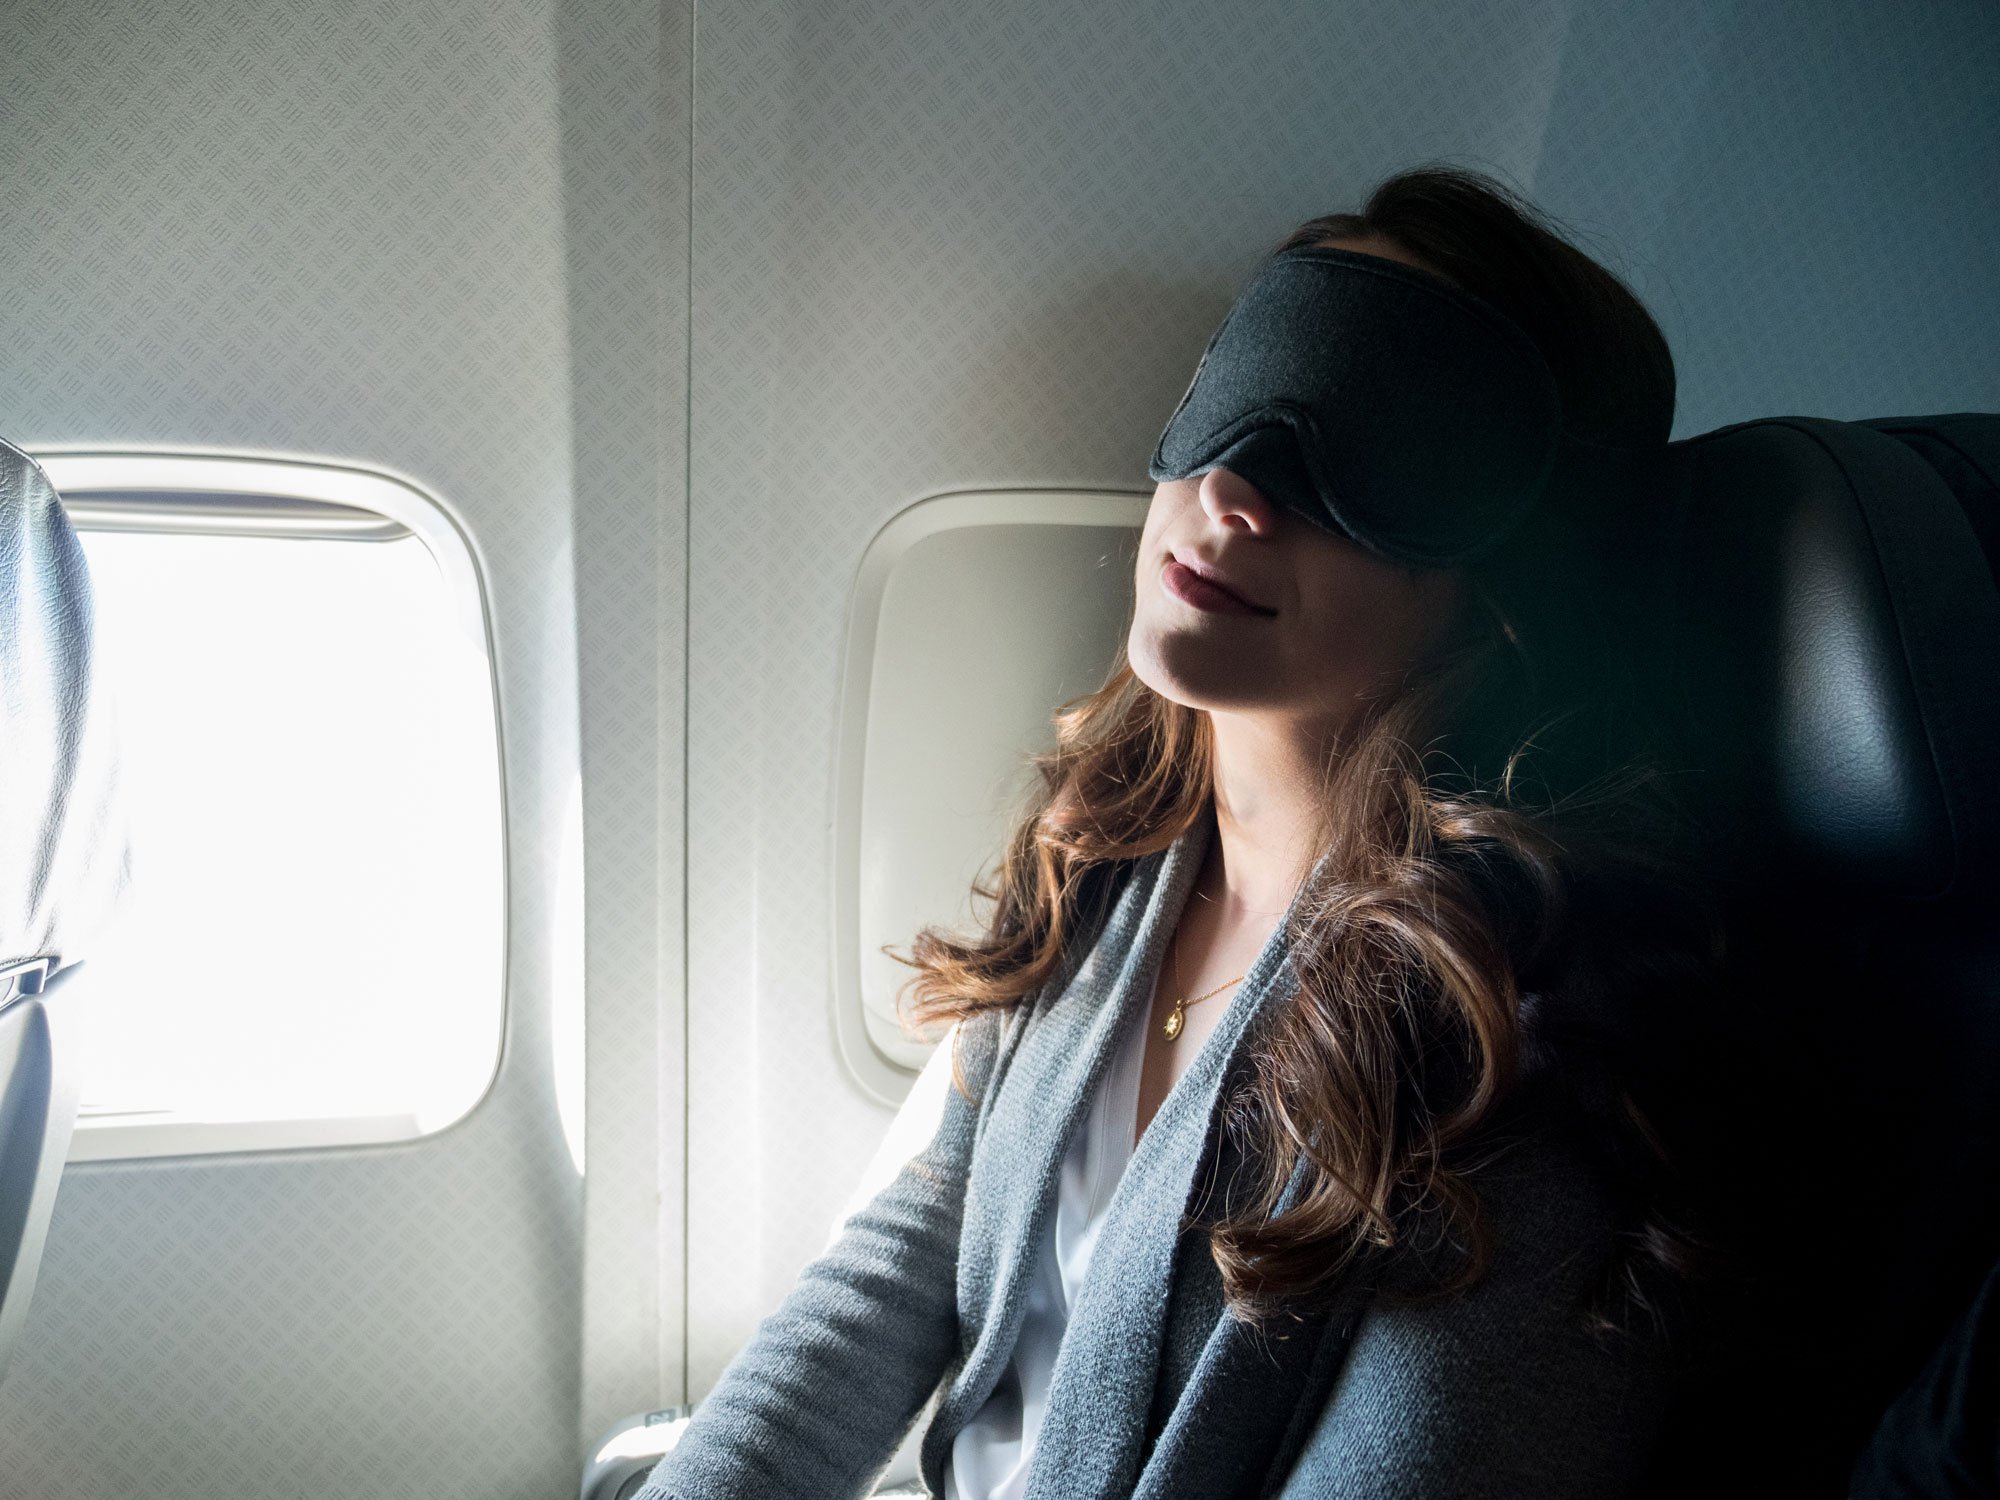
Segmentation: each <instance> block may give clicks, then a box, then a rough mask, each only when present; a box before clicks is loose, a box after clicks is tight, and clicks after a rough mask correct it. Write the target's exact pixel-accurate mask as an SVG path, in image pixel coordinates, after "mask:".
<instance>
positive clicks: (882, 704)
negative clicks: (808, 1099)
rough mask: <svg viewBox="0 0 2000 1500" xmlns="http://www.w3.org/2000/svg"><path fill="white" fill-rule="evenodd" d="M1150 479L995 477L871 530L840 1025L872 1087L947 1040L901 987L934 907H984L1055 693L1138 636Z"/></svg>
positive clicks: (862, 579) (842, 889)
mask: <svg viewBox="0 0 2000 1500" xmlns="http://www.w3.org/2000/svg"><path fill="white" fill-rule="evenodd" d="M1146 504H1147V497H1146V496H1144V495H1120V494H1101V493H1099V494H1086V493H1077V492H1051V491H1014V492H999V491H986V492H981V493H977V494H964V495H946V496H940V497H938V498H937V499H933V500H927V501H924V502H923V503H922V504H919V505H916V506H913V507H911V508H910V509H909V510H907V511H905V512H903V513H902V514H901V515H899V516H897V517H896V519H895V520H893V521H891V522H890V523H889V524H888V525H887V526H886V527H884V528H883V529H882V531H881V533H880V534H879V535H878V536H877V537H876V538H875V540H874V542H873V543H871V544H870V546H869V548H868V551H867V553H866V554H865V555H864V556H863V558H862V561H861V568H860V572H859V575H858V577H857V580H856V585H855V598H854V606H853V615H852V618H851V620H850V623H849V627H848V658H847V675H846V682H847V691H848V695H849V696H848V701H847V703H846V704H845V705H844V706H843V714H842V730H841V738H840V747H839V764H838V766H837V768H836V775H837V777H838V782H839V793H838V803H837V806H836V810H835V820H836V828H835V839H834V843H835V851H836V852H835V860H834V870H833V892H834V902H835V908H836V917H835V921H836V925H837V927H838V930H839V937H838V940H837V942H836V949H835V952H836V959H835V962H836V963H837V964H838V966H839V973H838V974H837V975H836V979H835V984H834V1004H835V1023H834V1024H835V1033H836V1035H838V1036H839V1037H840V1039H841V1049H842V1053H843V1055H844V1056H845V1058H846V1061H847V1065H848V1067H849V1068H851V1069H852V1070H853V1071H854V1073H855V1076H856V1078H857V1079H858V1080H859V1081H860V1082H861V1084H862V1086H863V1087H864V1088H866V1089H868V1090H869V1092H871V1093H873V1094H875V1095H876V1096H877V1097H878V1098H881V1099H882V1100H883V1102H884V1103H892V1104H893V1103H897V1102H899V1101H900V1100H901V1099H902V1097H903V1095H904V1094H905V1093H906V1092H907V1091H908V1088H909V1084H910V1081H911V1079H912V1078H913V1077H914V1076H915V1073H914V1070H916V1069H918V1068H921V1067H922V1066H923V1062H924V1059H925V1058H926V1057H927V1056H928V1055H929V1053H930V1050H931V1046H932V1045H933V1044H934V1042H935V1037H934V1036H933V1037H927V1038H920V1037H917V1036H915V1035H913V1034H911V1033H910V1032H908V1031H907V1030H906V1029H905V1028H904V1026H903V1025H902V1024H901V1022H900V1020H899V1019H898V1015H897V996H898V993H899V992H900V991H901V990H902V989H903V987H904V986H905V985H906V984H907V982H908V981H909V979H910V977H911V973H912V971H911V970H910V968H909V966H908V965H906V964H903V963H900V962H898V961H897V960H896V959H895V958H893V957H891V956H890V955H889V954H888V953H885V952H884V951H883V948H884V946H885V945H893V946H894V947H895V948H896V949H897V950H898V951H902V952H907V950H908V945H909V942H910V939H911V937H912V936H913V935H914V934H915V933H916V932H917V931H919V930H920V929H921V928H923V927H925V926H928V925H930V924H932V923H942V924H945V925H948V926H954V927H959V928H965V927H967V926H969V925H970V924H971V922H972V921H973V919H974V918H975V915H976V913H975V907H974V903H973V901H972V899H971V888H972V882H973V880H974V879H975V877H977V876H979V875H980V874H981V873H982V871H984V870H986V869H987V868H988V867H989V866H990V865H991V862H992V860H993V857H994V856H995V855H996V854H997V853H998V851H999V847H1000V842H1001V840H1002V839H1003V838H1004V837H1005V835H1006V829H1007V825H1008V822H1009V820H1010V815H1011V813H1012V812H1013V810H1014V809H1015V808H1016V807H1017V806H1018V805H1019V803H1020V801H1021V798H1022V796H1023V795H1024V794H1025V793H1026V792H1027V790H1028V789H1029V787H1030V786H1031V784H1032V781H1033V775H1034V773H1033V770H1032V768H1031V767H1030V765H1029V760H1028V757H1029V756H1030V754H1031V753H1032V752H1035V751H1039V750H1044V749H1047V748H1048V747H1050V746H1051V745H1052V744H1053V743H1054V732H1053V728H1052V726H1051V721H1050V715H1051V712H1052V710H1053V709H1054V708H1055V706H1056V705H1057V704H1059V703H1061V702H1064V701H1065V700H1067V699H1070V698H1074V697H1076V696H1078V695H1079V694H1082V693H1087V692H1090V691H1092V690H1094V689H1095V688H1097V687H1098V686H1099V685H1100V684H1101V683H1102V682H1103V681H1104V677H1105V673H1106V671H1107V670H1108V669H1109V667H1110V666H1111V664H1112V662H1113V661H1114V660H1115V659H1116V656H1117V652H1118V649H1119V647H1120V646H1121V645H1122V644H1123V641H1124V634H1125V626H1126V622H1127V620H1128V618H1129V616H1130V611H1131V601H1132V565H1133V556H1134V549H1135V546H1136V543H1137V537H1138V528H1139V527H1140V526H1141V525H1142V524H1143V523H1144V521H1145V516H1146Z"/></svg>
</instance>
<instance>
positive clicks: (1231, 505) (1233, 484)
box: [1200, 469, 1278, 536]
mask: <svg viewBox="0 0 2000 1500" xmlns="http://www.w3.org/2000/svg"><path fill="white" fill-rule="evenodd" d="M1200 495H1201V508H1202V509H1203V510H1205V511H1207V512H1208V517H1209V519H1210V520H1212V521H1214V522H1215V523H1216V524H1217V525H1219V526H1224V527H1227V528H1229V529H1230V530H1233V531H1247V532H1249V533H1250V534H1251V535H1252V536H1266V535H1269V533H1270V531H1271V529H1272V527H1274V526H1275V525H1277V522H1278V511H1277V507H1276V506H1274V505H1272V504H1271V502H1270V501H1268V500H1266V499H1265V498H1264V496H1263V493H1262V492H1261V491H1260V490H1258V488H1257V486H1256V485H1254V484H1252V483H1251V482H1250V481H1249V480H1247V479H1245V478H1244V477H1243V476H1242V475H1241V474H1236V473H1232V472H1231V471H1230V470H1228V469H1210V470H1209V471H1208V472H1207V473H1206V474H1203V475H1202V476H1201V490H1200Z"/></svg>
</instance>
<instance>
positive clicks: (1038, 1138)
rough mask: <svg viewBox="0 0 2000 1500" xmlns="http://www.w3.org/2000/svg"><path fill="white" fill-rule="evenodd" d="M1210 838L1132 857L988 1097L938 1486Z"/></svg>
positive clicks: (990, 1380)
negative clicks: (1117, 1042) (1066, 1167)
mask: <svg viewBox="0 0 2000 1500" xmlns="http://www.w3.org/2000/svg"><path fill="white" fill-rule="evenodd" d="M1210 835H1211V827H1210V824H1209V821H1208V820H1207V819H1202V820H1200V821H1198V822H1196V824H1195V825H1194V826H1193V827H1192V828H1190V829H1189V830H1188V831H1187V832H1186V833H1185V834H1183V835H1182V836H1181V837H1180V838H1178V839H1176V840H1175V841H1174V842H1173V843H1172V844H1171V845H1169V846H1168V847H1167V848H1166V849H1164V850H1162V851H1161V852H1160V853H1158V854H1153V855H1149V856H1147V857H1145V858H1143V859H1140V860H1138V861H1136V862H1135V863H1134V866H1133V870H1132V873H1131V875H1130V877H1129V878H1128V879H1127V880H1126V881H1125V883H1124V885H1123V887H1122V888H1121V889H1120V891H1119V893H1118V897H1117V899H1116V901H1115V902H1114V903H1113V906H1112V910H1111V913H1110V915H1109V917H1108V918H1107V919H1106V921H1105V924H1104V926H1103V928H1102V929H1101V930H1100V932H1099V934H1098V937H1097V940H1096V941H1095V942H1094V943H1093V944H1092V945H1091V948H1090V950H1089V952H1088V953H1087V954H1086V955H1085V957H1084V959H1083V961H1082V962H1081V963H1080V964H1079V966H1078V968H1077V970H1076V972H1075V974H1074V975H1073V976H1072V977H1071V978H1070V980H1069V981H1068V983H1067V984H1065V985H1064V986H1063V988H1062V990H1061V992H1060V993H1059V994H1057V995H1056V996H1055V998H1054V999H1053V1000H1052V1001H1050V1002H1048V1003H1046V1004H1044V1003H1043V1002H1041V1001H1039V1000H1038V1001H1037V1002H1036V1006H1035V1008H1034V1011H1033V1013H1032V1014H1030V1015H1028V1016H1027V1017H1026V1019H1025V1022H1024V1023H1023V1029H1022V1031H1021V1033H1020V1035H1019V1039H1018V1042H1017V1043H1016V1045H1015V1047H1014V1051H1013V1055H1012V1056H1011V1057H1010V1058H1009V1059H1007V1062H1006V1067H1005V1069H1004V1071H1003V1072H1001V1073H1000V1074H999V1075H998V1076H997V1078H996V1079H995V1081H994V1083H993V1084H992V1086H991V1087H990V1088H989V1090H988V1093H987V1096H986V1097H985V1098H984V1099H983V1100H982V1101H981V1114H982V1118H981V1120H980V1121H979V1125H978V1142H977V1144H976V1145H975V1147H974V1150H973V1154H972V1161H971V1164H970V1167H969V1169H968V1172H967V1177H966V1189H965V1214H964V1223H963V1228H962V1232H961V1237H960V1241H959V1268H958V1313H959V1350H960V1358H959V1363H958V1368H957V1371H956V1373H955V1374H954V1375H952V1376H951V1378H950V1382H949V1385H948V1386H947V1388H946V1391H945V1394H944V1396H943V1398H942V1399H941V1400H940V1402H939V1405H938V1410H937V1413H936V1415H935V1417H934V1418H933V1419H932V1421H931V1424H930V1427H929V1429H928V1431H927V1432H926V1434H925V1436H924V1440H923V1447H922V1460H921V1462H922V1469H923V1473H924V1476H925V1479H926V1482H927V1483H929V1484H930V1486H931V1487H932V1489H933V1490H938V1489H939V1488H940V1485H941V1482H942V1474H943V1469H944V1464H945V1460H946V1458H947V1457H948V1456H949V1453H950V1446H951V1442H952V1440H953V1439H954V1438H955V1437H956V1436H957V1435H958V1433H959V1431H960V1429H961V1428H963V1427H964V1426H965V1424H966V1423H967V1422H968V1421H970V1420H971V1418H972V1415H973V1413H975V1412H976V1411H978V1409H979V1408H980V1406H981V1405H983V1404H984V1403H985V1401H986V1398H987V1397H988V1396H989V1395H991V1394H992V1391H993V1387H994V1386H995V1385H996V1384H997V1383H998V1382H999V1379H1000V1374H1001V1372H1002V1371H1003V1370H1004V1369H1005V1367H1006V1364H1007V1361H1008V1359H1009V1358H1011V1357H1012V1355H1013V1352H1014V1345H1015V1342H1016V1340H1017V1339H1018V1338H1019V1335H1020V1328H1021V1319H1022V1316H1023V1315H1024V1313H1025V1312H1026V1309H1027V1292H1028V1278H1029V1277H1030V1276H1032V1275H1033V1274H1034V1270H1035V1266H1036V1263H1037V1260H1038V1258H1039V1253H1040V1250H1041V1245H1042V1241H1043V1239H1044V1238H1045V1237H1046V1236H1047V1234H1048V1223H1049V1215H1050V1214H1051V1213H1052V1212H1053V1210H1054V1206H1055V1197H1056V1187H1057V1183H1058V1181H1059V1179H1060V1176H1061V1170H1062V1162H1063V1157H1064V1155H1065V1153H1066V1152H1067V1150H1068V1147H1069V1138H1070V1135H1071V1134H1072V1132H1073V1131H1074V1128H1075V1126H1076V1124H1077V1122H1078V1120H1079V1119H1080V1118H1081V1116H1082V1114H1083V1112H1084V1111H1085V1110H1086V1109H1087V1108H1088V1107H1089V1103H1090V1100H1091V1098H1092V1097H1093V1095H1094V1093H1095V1091H1096V1089H1097V1087H1098V1085H1099V1083H1100V1082H1101V1081H1102V1077H1103V1074H1104V1072H1105V1069H1106V1068H1107V1067H1108V1066H1109V1064H1110V1058H1111V1052H1112V1042H1113V1041H1114V1039H1115V1038H1116V1036H1117V1035H1118V1026H1119V1023H1120V1022H1121V1021H1122V1020H1123V1019H1125V1018H1126V1017H1127V1016H1128V1015H1129V1014H1130V1012H1131V1011H1132V1010H1133V1009H1134V1008H1135V1007H1140V1006H1144V1005H1145V1004H1147V1003H1148V1001H1149V1000H1150V999H1151V994H1152V987H1153V975H1154V971H1155V970H1156V969H1157V967H1158V966H1159V963H1160V961H1161V957H1162V955H1163V953H1164V950H1165V938H1166V935H1167V933H1168V932H1170V931H1171V929H1172V926H1173V924H1174V923H1175V922H1177V921H1178V920H1179V917H1180V913H1181V909H1182V907H1183V906H1185V905H1186V903H1187V899H1188V895H1189V893H1190V892H1191V891H1192V889H1193V887H1194V881H1195V877H1196V876H1197V875H1198V874H1199V873H1200V871H1201V863H1202V859H1203V857H1204V856H1205V855H1206V854H1207V852H1208V840H1209V837H1210ZM1149 1134H1150V1132H1149Z"/></svg>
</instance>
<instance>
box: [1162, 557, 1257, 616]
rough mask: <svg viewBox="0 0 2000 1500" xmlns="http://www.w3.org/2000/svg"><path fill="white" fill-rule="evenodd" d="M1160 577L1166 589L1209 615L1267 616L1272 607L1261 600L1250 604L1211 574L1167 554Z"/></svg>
mask: <svg viewBox="0 0 2000 1500" xmlns="http://www.w3.org/2000/svg"><path fill="white" fill-rule="evenodd" d="M1160 575H1161V581H1162V582H1163V583H1165V585H1166V588H1167V592H1168V593H1170V594H1172V595H1173V596H1174V597H1175V598H1176V599H1179V600H1181V601H1182V602H1183V603H1185V604H1192V605H1193V606H1194V607H1195V608H1196V609H1198V610H1201V611H1203V612H1204V613H1207V614H1212V615H1254V616H1261V617H1264V618H1269V617H1270V616H1272V615H1275V614H1276V613H1277V611H1276V610H1275V609H1266V608H1264V607H1263V606H1262V605H1261V604H1252V603H1251V602H1250V601H1249V600H1247V599H1245V598H1242V597H1241V596H1240V595H1237V594H1234V593H1231V592H1230V591H1229V589H1227V588H1226V587H1224V586H1223V585H1222V584H1221V583H1218V582H1217V581H1216V580H1215V579H1213V578H1204V577H1203V576H1202V575H1201V574H1199V573H1197V572H1195V570H1194V569H1193V568H1190V567H1188V566H1187V565H1186V564H1185V563H1182V562H1179V561H1177V560H1176V559H1174V558H1172V557H1169V558H1168V559H1167V562H1166V566H1165V567H1164V568H1162V569H1161V570H1160Z"/></svg>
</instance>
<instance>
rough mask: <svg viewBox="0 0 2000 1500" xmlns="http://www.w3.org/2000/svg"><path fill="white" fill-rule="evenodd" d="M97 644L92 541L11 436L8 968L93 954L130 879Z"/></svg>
mask: <svg viewBox="0 0 2000 1500" xmlns="http://www.w3.org/2000/svg"><path fill="white" fill-rule="evenodd" d="M91 647H92V615H91V594H90V575H89V572H88V571H87V569H86V568H85V566H84V559H83V548H82V546H81V545H80V544H79V543H78V541H77V538H76V533H75V532H74V531H72V530H71V529H70V524H69V520H68V518H67V517H66V516H65V515H64V514H63V509H62V504H61V502H60V501H59V500H58V499H57V497H56V492H55V490H54V488H53V487H52V486H51V485H50V484H49V481H48V477H47V476H46V475H44V474H43V473H42V471H41V468H40V467H39V466H38V465H37V464H36V463H35V461H34V460H33V459H31V458H29V457H28V455H27V454H25V453H23V452H21V450H20V449H18V448H15V447H13V446H12V445H11V444H8V443H5V442H0V972H4V971H6V970H8V969H11V968H16V967H18V966H19V965H22V964H24V963H29V962H32V961H34V960H38V959H40V960H47V961H48V965H49V968H50V970H51V971H53V970H56V969H60V968H62V967H64V966H66V965H68V964H70V963H72V962H74V961H76V960H77V959H79V958H81V957H83V956H84V954H83V949H84V948H85V947H86V946H87V944H88V940H89V939H90V937H91V936H92V935H93V934H94V933H95V931H96V930H97V929H98V928H99V927H100V926H101V924H102V923H103V922H104V921H105V920H106V918H107V917H108V916H109V914H110V911H111V908H112V905H113V903H114V902H115V900H116V898H117V895H118V893H119V891H120V890H121V889H122V888H123V885H124V878H125V847H126V846H125V839H124V831H123V827H122V824H120V823H119V822H118V821H117V817H116V811H115V802H114V795H113V793H114V783H115V765H114V758H113V755H112V749H111V733H110V730H111V725H110V722H109V714H108V712H107V711H106V709H105V707H104V705H103V704H102V703H101V702H100V699H101V697H102V694H101V691H100V690H99V689H98V687H97V684H96V683H95V682H94V679H93V673H92V663H93V657H92V649H91ZM0 985H4V988H0V1001H4V1000H5V999H6V998H7V993H8V991H9V990H11V989H14V988H17V987H18V988H19V989H22V990H28V991H32V990H33V989H36V988H38V987H39V986H38V984H37V983H36V982H35V980H34V977H33V976H32V975H28V976H24V978H23V979H21V980H17V981H0Z"/></svg>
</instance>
